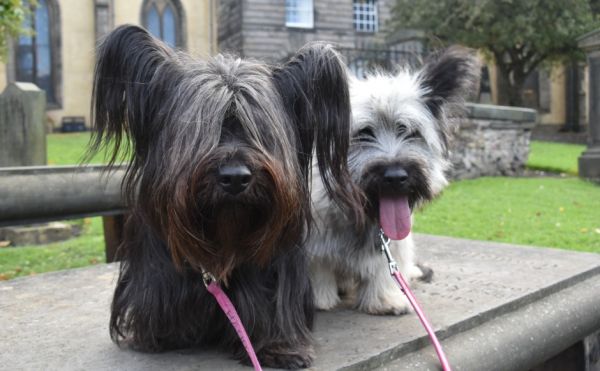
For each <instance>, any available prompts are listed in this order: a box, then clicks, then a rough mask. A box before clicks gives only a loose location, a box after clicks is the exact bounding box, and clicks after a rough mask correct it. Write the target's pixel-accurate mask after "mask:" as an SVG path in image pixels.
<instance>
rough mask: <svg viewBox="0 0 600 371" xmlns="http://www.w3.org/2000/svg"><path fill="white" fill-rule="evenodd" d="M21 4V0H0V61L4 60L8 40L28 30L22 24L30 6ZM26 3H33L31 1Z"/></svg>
mask: <svg viewBox="0 0 600 371" xmlns="http://www.w3.org/2000/svg"><path fill="white" fill-rule="evenodd" d="M23 4H24V2H21V0H0V61H5V60H6V54H7V52H8V45H9V43H10V42H11V41H10V40H11V39H12V38H13V37H17V36H19V35H20V34H23V33H26V32H29V31H30V30H28V29H26V28H25V27H24V26H23V21H24V20H25V17H27V15H28V14H29V12H30V8H29V5H23ZM28 4H31V5H35V3H34V2H31V1H30V2H28Z"/></svg>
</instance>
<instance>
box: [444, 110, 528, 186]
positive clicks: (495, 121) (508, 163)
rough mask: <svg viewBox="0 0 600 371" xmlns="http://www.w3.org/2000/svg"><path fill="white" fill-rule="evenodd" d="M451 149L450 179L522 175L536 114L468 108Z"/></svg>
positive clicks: (521, 111) (520, 111) (526, 111)
mask: <svg viewBox="0 0 600 371" xmlns="http://www.w3.org/2000/svg"><path fill="white" fill-rule="evenodd" d="M467 108H468V114H467V115H466V117H465V118H464V119H461V120H460V124H459V127H458V128H457V131H456V133H455V136H454V139H453V141H452V143H451V145H450V148H451V161H452V165H453V167H452V170H451V171H450V177H451V178H452V179H468V178H477V177H480V176H507V175H508V176H513V175H519V174H522V172H523V170H524V169H525V164H526V163H527V158H528V156H529V141H530V137H531V129H532V128H533V126H534V125H535V123H536V120H537V113H536V111H535V110H532V109H527V108H515V107H503V106H493V105H483V104H469V105H468V107H467Z"/></svg>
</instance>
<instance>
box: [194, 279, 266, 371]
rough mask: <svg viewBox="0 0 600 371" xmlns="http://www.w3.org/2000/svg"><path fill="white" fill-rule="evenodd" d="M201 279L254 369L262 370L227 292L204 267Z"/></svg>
mask: <svg viewBox="0 0 600 371" xmlns="http://www.w3.org/2000/svg"><path fill="white" fill-rule="evenodd" d="M202 280H203V281H204V286H206V290H208V292H210V293H211V294H212V296H214V297H215V299H216V300H217V303H219V306H220V307H221V309H222V310H223V313H225V315H226V316H227V318H228V319H229V322H230V323H231V325H232V326H233V328H234V329H235V332H237V335H238V337H239V338H240V340H241V342H242V345H243V346H244V349H246V353H247V354H248V357H250V361H251V362H252V366H253V367H254V370H255V371H262V368H261V367H260V362H258V358H257V357H256V353H255V352H254V348H253V347H252V342H250V338H249V337H248V334H247V333H246V329H245V328H244V325H243V324H242V320H241V319H240V316H239V315H238V313H237V311H236V310H235V306H234V305H233V303H232V302H231V300H229V298H228V297H227V294H225V292H224V291H223V289H222V288H221V286H220V285H219V283H218V282H217V280H216V279H215V277H214V276H213V275H212V274H210V273H209V272H207V271H206V270H204V269H202Z"/></svg>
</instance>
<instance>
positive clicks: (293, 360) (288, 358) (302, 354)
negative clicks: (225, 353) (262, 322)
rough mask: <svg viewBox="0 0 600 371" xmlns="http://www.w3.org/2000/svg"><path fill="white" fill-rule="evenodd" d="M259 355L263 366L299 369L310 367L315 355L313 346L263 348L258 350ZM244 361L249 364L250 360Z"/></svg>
mask: <svg viewBox="0 0 600 371" xmlns="http://www.w3.org/2000/svg"><path fill="white" fill-rule="evenodd" d="M257 357H258V360H259V361H260V364H261V366H263V367H270V368H283V369H287V370H297V369H301V368H308V367H310V366H311V365H312V363H313V360H314V357H315V355H314V350H313V347H312V346H305V347H299V349H288V348H286V347H282V346H274V347H266V348H263V349H262V350H261V351H260V352H258V354H257ZM244 363H246V364H249V360H246V361H245V362H244Z"/></svg>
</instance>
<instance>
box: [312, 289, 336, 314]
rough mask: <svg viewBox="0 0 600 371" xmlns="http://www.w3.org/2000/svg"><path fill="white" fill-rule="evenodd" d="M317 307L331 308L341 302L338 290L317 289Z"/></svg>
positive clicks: (319, 308) (318, 308)
mask: <svg viewBox="0 0 600 371" xmlns="http://www.w3.org/2000/svg"><path fill="white" fill-rule="evenodd" d="M314 294H315V299H314V300H315V302H314V303H315V308H317V310H331V309H333V308H335V307H336V306H337V305H338V304H339V303H340V301H341V300H340V296H339V295H338V293H337V291H336V292H331V291H329V292H325V291H320V290H315V293H314Z"/></svg>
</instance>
